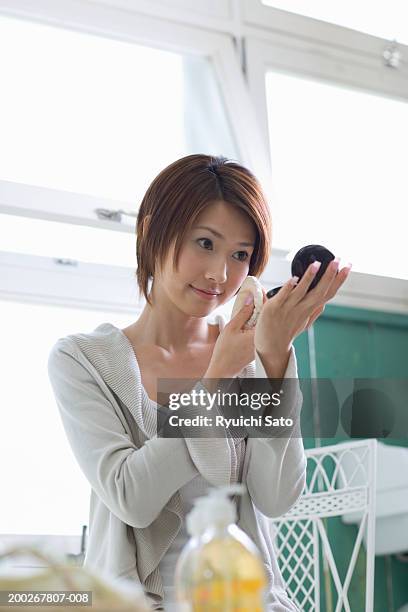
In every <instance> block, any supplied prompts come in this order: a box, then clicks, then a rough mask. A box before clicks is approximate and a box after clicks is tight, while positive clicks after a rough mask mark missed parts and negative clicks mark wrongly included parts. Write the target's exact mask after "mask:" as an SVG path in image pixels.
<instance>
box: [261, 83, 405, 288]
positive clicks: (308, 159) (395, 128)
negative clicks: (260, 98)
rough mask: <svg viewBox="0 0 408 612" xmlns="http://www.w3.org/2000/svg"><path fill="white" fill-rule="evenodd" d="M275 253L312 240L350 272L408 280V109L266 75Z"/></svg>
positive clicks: (366, 96) (322, 85) (374, 98)
mask: <svg viewBox="0 0 408 612" xmlns="http://www.w3.org/2000/svg"><path fill="white" fill-rule="evenodd" d="M266 92H267V105H268V118H269V136H270V142H271V156H272V170H273V176H274V186H275V192H276V203H275V209H274V211H273V212H274V228H275V230H274V247H279V248H284V249H285V248H286V249H290V250H292V249H293V250H294V249H296V248H300V247H301V246H303V245H305V244H312V243H319V244H323V245H325V246H327V247H328V248H329V249H330V250H332V251H333V252H334V253H335V254H337V255H339V256H341V257H344V258H345V259H347V260H348V261H351V262H352V263H353V270H355V271H362V272H367V273H372V274H379V275H386V276H392V277H400V278H408V266H407V264H406V261H407V258H406V249H405V247H404V244H405V242H406V236H405V234H406V223H405V222H404V218H405V215H406V213H405V209H406V202H407V199H408V186H407V181H406V161H405V160H406V151H405V149H406V143H407V142H408V105H407V104H406V103H404V102H399V101H396V100H392V99H387V98H385V97H380V96H376V95H372V94H368V93H363V92H360V91H354V90H351V89H347V88H342V87H337V86H335V85H328V84H325V83H321V82H317V81H312V80H308V79H304V78H298V77H295V76H289V75H285V74H280V73H277V72H272V71H270V72H268V73H267V75H266Z"/></svg>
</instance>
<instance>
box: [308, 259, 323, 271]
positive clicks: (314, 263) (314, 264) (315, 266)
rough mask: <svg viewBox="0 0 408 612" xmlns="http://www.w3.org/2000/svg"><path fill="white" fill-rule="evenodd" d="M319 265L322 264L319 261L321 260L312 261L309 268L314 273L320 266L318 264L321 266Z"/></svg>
mask: <svg viewBox="0 0 408 612" xmlns="http://www.w3.org/2000/svg"><path fill="white" fill-rule="evenodd" d="M321 265H322V262H321V261H314V262H313V263H312V265H311V266H310V269H311V271H312V272H313V273H315V272H317V271H318V269H319V268H320V266H321Z"/></svg>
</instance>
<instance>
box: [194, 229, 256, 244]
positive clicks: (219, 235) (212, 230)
mask: <svg viewBox="0 0 408 612" xmlns="http://www.w3.org/2000/svg"><path fill="white" fill-rule="evenodd" d="M194 229H205V230H208V231H209V232H211V233H212V234H214V236H216V237H217V238H221V239H222V240H224V239H225V237H224V236H223V235H222V234H220V233H219V232H217V231H216V230H215V229H212V228H211V227H208V225H196V227H195V228H194ZM237 244H239V245H240V246H249V247H254V246H255V245H254V244H253V243H252V242H237Z"/></svg>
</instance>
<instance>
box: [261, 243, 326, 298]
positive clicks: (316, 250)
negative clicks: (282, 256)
mask: <svg viewBox="0 0 408 612" xmlns="http://www.w3.org/2000/svg"><path fill="white" fill-rule="evenodd" d="M333 259H334V255H333V253H332V252H331V251H329V249H326V248H325V247H324V246H321V245H320V244H309V245H307V246H305V247H303V248H302V249H300V250H299V251H298V252H297V253H296V255H295V256H294V258H293V261H292V276H298V277H299V281H300V279H301V278H302V276H303V275H304V273H305V272H306V270H307V269H308V267H309V266H310V264H312V263H313V262H314V261H321V263H322V265H321V266H320V268H319V270H318V272H317V274H316V276H315V278H314V279H313V281H312V283H311V284H310V287H309V289H308V291H310V290H311V289H313V288H314V287H316V285H317V283H318V282H319V280H320V279H321V278H322V276H323V274H324V273H325V271H326V269H327V266H328V265H329V263H330V262H331V261H332V260H333ZM280 289H282V287H274V288H273V289H270V290H269V291H268V292H267V294H266V296H267V297H268V298H271V297H273V296H274V295H276V294H277V293H278V291H279V290H280Z"/></svg>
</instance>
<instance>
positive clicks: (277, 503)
mask: <svg viewBox="0 0 408 612" xmlns="http://www.w3.org/2000/svg"><path fill="white" fill-rule="evenodd" d="M255 376H256V377H257V378H266V377H267V375H266V373H265V369H264V367H263V365H262V362H261V360H260V358H259V356H258V354H256V374H255ZM297 378H298V374H297V362H296V354H295V349H294V347H293V345H292V347H291V353H290V357H289V361H288V365H287V368H286V371H285V374H284V379H294V383H289V386H288V388H289V389H290V392H291V399H290V417H291V418H293V420H294V423H295V425H294V427H293V428H291V430H290V432H287V433H286V434H285V435H283V436H282V435H281V436H279V437H271V438H267V437H265V438H251V437H249V438H248V441H247V451H246V452H247V453H249V460H248V470H247V474H246V484H247V487H248V492H249V494H250V496H251V498H252V500H253V502H254V504H255V505H256V507H257V508H258V510H260V511H261V512H262V513H263V514H265V515H266V516H267V517H269V518H275V517H279V516H282V515H283V514H285V513H286V512H288V510H290V508H291V507H292V506H293V505H294V504H295V503H296V501H297V500H298V499H299V497H300V495H301V493H302V491H303V488H304V485H305V479H306V456H305V452H304V448H303V441H302V437H301V432H300V410H301V407H302V403H303V395H302V392H301V390H300V386H299V381H298V380H297ZM287 416H289V414H288V415H287Z"/></svg>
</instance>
